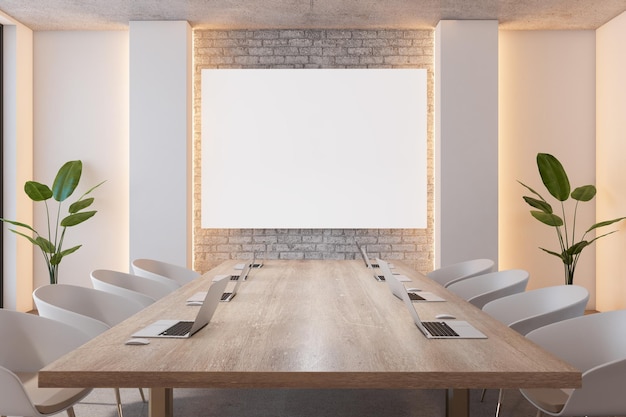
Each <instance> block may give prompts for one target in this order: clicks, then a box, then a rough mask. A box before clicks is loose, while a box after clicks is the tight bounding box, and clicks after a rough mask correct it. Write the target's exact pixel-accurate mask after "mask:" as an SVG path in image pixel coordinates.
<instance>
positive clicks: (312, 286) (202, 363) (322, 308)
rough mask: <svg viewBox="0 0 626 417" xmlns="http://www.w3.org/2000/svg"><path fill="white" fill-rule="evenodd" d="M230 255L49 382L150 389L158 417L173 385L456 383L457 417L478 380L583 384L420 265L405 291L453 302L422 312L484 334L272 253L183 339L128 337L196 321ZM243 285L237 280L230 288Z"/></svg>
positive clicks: (370, 285)
mask: <svg viewBox="0 0 626 417" xmlns="http://www.w3.org/2000/svg"><path fill="white" fill-rule="evenodd" d="M237 262H242V261H227V262H224V263H223V264H221V265H219V266H218V267H216V268H215V269H213V270H211V271H209V272H207V273H206V274H204V275H203V276H202V277H201V278H198V279H197V280H195V281H193V282H191V283H189V284H187V285H185V286H184V287H182V288H180V289H179V290H177V291H175V292H173V293H172V294H170V295H168V296H166V297H165V298H163V299H161V300H159V301H157V302H156V303H154V304H153V305H151V306H149V307H147V308H146V309H145V310H143V311H141V312H139V313H138V314H136V315H135V316H133V317H131V318H129V319H128V320H126V321H124V322H123V323H120V324H119V325H117V326H115V327H114V328H112V329H110V330H109V331H107V332H105V333H103V334H101V335H100V336H98V337H96V338H94V339H92V340H91V341H90V342H88V343H86V344H85V345H83V346H81V347H80V348H78V349H77V350H75V351H73V352H71V353H69V354H67V355H65V356H64V357H62V358H60V359H59V360H57V361H56V362H54V363H52V364H51V365H49V366H48V367H46V368H45V369H44V370H42V371H41V372H40V376H39V383H40V386H43V387H94V388H109V387H120V388H131V387H132V388H136V387H147V388H150V406H149V414H150V416H153V417H156V416H159V417H161V416H171V415H172V414H173V389H174V388H200V387H206V388H259V389H263V388H304V389H307V388H308V389H361V388H362V389H374V388H377V389H380V388H385V389H432V388H442V389H447V396H446V413H447V415H448V416H454V417H457V416H463V417H466V416H468V415H469V389H471V388H540V387H559V388H575V387H580V385H581V373H580V371H579V370H577V369H575V368H573V367H571V366H570V365H568V364H566V363H564V362H562V361H560V360H559V359H557V358H555V357H554V356H552V355H551V354H549V353H547V352H545V351H543V350H542V349H540V348H539V347H538V346H536V345H534V344H532V343H531V342H529V341H528V340H526V339H525V338H524V337H523V336H521V335H519V334H518V333H516V332H515V331H513V330H510V329H509V328H508V327H507V326H505V325H503V324H501V323H500V322H498V321H496V320H494V319H492V318H490V317H489V316H488V315H486V314H484V313H483V312H482V311H481V310H479V309H477V308H475V307H474V306H472V305H470V304H469V303H467V302H465V301H464V300H462V299H460V298H458V297H457V296H455V295H454V294H452V293H450V292H449V291H447V290H446V289H444V288H443V287H441V286H440V285H438V284H436V283H434V282H433V281H431V280H429V279H428V278H425V277H424V276H423V275H421V274H419V273H417V272H416V271H414V270H412V269H410V268H407V267H406V266H404V265H403V264H401V263H399V262H395V261H394V264H395V270H394V272H397V273H401V274H403V275H405V276H407V277H409V278H410V279H411V280H412V281H413V282H411V283H408V282H407V283H405V284H406V286H407V287H418V288H421V289H422V290H425V291H431V292H434V293H436V294H438V295H440V296H442V297H443V298H445V299H446V301H445V302H429V303H417V304H416V308H417V310H418V312H419V314H420V316H421V318H422V320H432V319H434V318H435V315H436V314H439V313H448V314H453V315H454V316H456V317H457V318H458V319H462V320H467V321H469V322H470V323H472V324H473V325H474V326H475V327H477V328H478V329H479V330H480V331H482V332H483V333H485V334H486V335H487V336H488V338H487V339H480V340H476V339H475V340H469V339H464V340H429V339H426V338H425V337H424V336H423V335H422V333H421V332H420V331H419V330H418V329H417V327H416V326H415V324H414V323H413V321H412V319H411V317H410V315H409V312H408V311H407V310H406V307H405V305H404V303H403V302H402V301H400V300H399V299H397V298H396V297H394V296H393V295H392V294H391V292H390V290H389V288H388V286H387V284H386V283H385V282H379V281H376V280H375V279H374V277H373V274H372V270H369V269H367V268H366V267H365V266H364V264H363V262H360V261H333V260H323V261H321V260H311V261H308V260H307V261H281V260H268V261H265V262H264V265H263V266H262V267H261V268H258V269H253V270H252V271H251V273H250V275H249V277H248V279H247V280H246V281H245V282H243V283H242V284H241V286H240V287H239V291H238V293H237V296H236V297H235V298H234V299H233V300H232V301H230V302H228V303H220V305H219V306H218V308H217V311H216V312H215V315H214V316H213V319H212V320H211V322H210V323H209V324H208V326H206V327H205V328H203V329H202V330H200V331H199V332H198V333H196V334H195V335H194V336H193V337H191V338H190V339H186V340H179V339H151V343H150V344H148V345H143V346H130V345H125V344H124V342H125V341H126V340H128V339H129V338H130V335H131V334H132V333H133V332H135V331H136V330H138V329H140V328H142V327H144V326H145V325H148V324H150V323H151V322H152V321H154V320H157V319H189V320H193V318H194V317H195V315H196V313H197V311H198V309H199V307H190V306H187V305H186V303H185V300H186V299H187V298H188V297H190V296H191V295H193V294H194V293H196V292H198V291H206V290H207V288H208V287H209V286H210V284H211V281H212V279H213V277H215V276H216V275H218V274H236V271H235V270H234V266H235V264H236V263H237ZM231 285H234V282H231V283H229V287H227V291H228V290H229V289H230V288H231V287H230V286H231Z"/></svg>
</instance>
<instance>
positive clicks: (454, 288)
mask: <svg viewBox="0 0 626 417" xmlns="http://www.w3.org/2000/svg"><path fill="white" fill-rule="evenodd" d="M528 278H529V274H528V272H527V271H524V270H523V269H508V270H505V271H497V272H490V273H488V274H483V275H477V276H475V277H471V278H466V279H463V280H461V281H457V282H454V283H452V284H450V285H449V286H448V287H447V288H448V290H449V291H451V292H453V293H455V294H456V295H458V296H460V297H462V298H464V299H465V300H466V301H468V302H469V303H471V304H473V305H475V306H476V307H478V308H483V306H484V305H485V304H487V303H488V302H489V301H492V300H495V299H497V298H500V297H504V296H507V295H511V294H517V293H520V292H523V291H524V290H525V289H526V285H527V284H528Z"/></svg>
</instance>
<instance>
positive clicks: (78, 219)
mask: <svg viewBox="0 0 626 417" xmlns="http://www.w3.org/2000/svg"><path fill="white" fill-rule="evenodd" d="M96 213H97V212H96V211H85V212H82V213H75V214H70V215H69V216H67V217H66V218H64V219H63V220H61V226H63V227H72V226H76V225H77V224H81V223H82V222H84V221H85V220H87V219H90V218H91V217H93V216H94V215H95V214H96Z"/></svg>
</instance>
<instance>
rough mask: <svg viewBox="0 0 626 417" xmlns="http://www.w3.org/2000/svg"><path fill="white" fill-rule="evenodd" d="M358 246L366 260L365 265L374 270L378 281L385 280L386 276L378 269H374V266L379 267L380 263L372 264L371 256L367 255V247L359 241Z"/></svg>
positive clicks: (364, 260) (373, 272)
mask: <svg viewBox="0 0 626 417" xmlns="http://www.w3.org/2000/svg"><path fill="white" fill-rule="evenodd" d="M356 247H357V248H358V249H359V252H360V253H361V257H362V258H363V262H365V266H366V267H368V268H369V269H370V270H371V271H372V274H373V275H374V278H376V280H377V281H384V280H385V277H384V276H383V275H381V274H379V273H378V271H375V270H374V268H376V269H378V265H377V264H372V263H371V262H370V258H369V256H367V252H366V251H365V248H364V247H363V246H361V245H359V242H356Z"/></svg>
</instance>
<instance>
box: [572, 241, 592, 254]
mask: <svg viewBox="0 0 626 417" xmlns="http://www.w3.org/2000/svg"><path fill="white" fill-rule="evenodd" d="M589 244H590V242H587V241H586V240H582V241H580V242H578V243H575V244H573V245H572V246H570V247H569V248H567V253H568V254H569V255H570V256H574V255H577V254H579V253H580V252H582V251H583V249H585V248H586V247H587V246H589Z"/></svg>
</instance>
